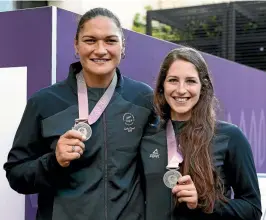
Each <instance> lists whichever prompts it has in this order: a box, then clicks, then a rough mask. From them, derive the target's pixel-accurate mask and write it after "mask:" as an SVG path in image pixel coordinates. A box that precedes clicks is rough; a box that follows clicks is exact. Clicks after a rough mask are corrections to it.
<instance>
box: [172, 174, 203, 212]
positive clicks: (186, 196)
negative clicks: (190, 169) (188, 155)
mask: <svg viewBox="0 0 266 220" xmlns="http://www.w3.org/2000/svg"><path fill="white" fill-rule="evenodd" d="M172 193H173V194H175V195H176V197H177V199H178V202H179V203H181V202H186V203H187V207H188V208H189V209H195V208H197V206H198V193H197V190H196V187H195V185H194V183H193V181H192V179H191V177H190V176H189V175H187V176H182V177H180V178H179V179H178V183H177V185H176V186H175V187H174V188H173V189H172Z"/></svg>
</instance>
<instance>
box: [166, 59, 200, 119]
mask: <svg viewBox="0 0 266 220" xmlns="http://www.w3.org/2000/svg"><path fill="white" fill-rule="evenodd" d="M163 87H164V97H165V100H166V102H167V103H168V105H169V106H170V107H171V119H172V120H178V121H186V120H188V119H189V118H190V117H191V111H192V109H193V107H194V106H195V105H196V104H197V103H198V101H199V97H200V92H201V82H200V79H199V74H198V71H197V70H196V68H195V66H194V65H193V64H192V63H190V62H188V61H184V60H180V59H178V60H176V61H174V62H173V63H172V65H171V66H170V68H169V70H168V72H167V75H166V78H165V81H164V85H163Z"/></svg>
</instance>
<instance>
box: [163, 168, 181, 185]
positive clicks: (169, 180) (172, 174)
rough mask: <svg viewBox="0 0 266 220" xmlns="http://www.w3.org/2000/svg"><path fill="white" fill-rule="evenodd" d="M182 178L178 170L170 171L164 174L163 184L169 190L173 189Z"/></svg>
mask: <svg viewBox="0 0 266 220" xmlns="http://www.w3.org/2000/svg"><path fill="white" fill-rule="evenodd" d="M181 176H182V175H181V173H180V172H178V171H177V170H169V171H167V172H166V173H165V174H164V176H163V182H164V184H165V185H166V186H167V187H168V188H170V189H172V188H173V187H174V186H175V185H176V183H177V181H178V179H179V178H180V177H181Z"/></svg>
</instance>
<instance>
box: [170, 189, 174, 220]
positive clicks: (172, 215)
mask: <svg viewBox="0 0 266 220" xmlns="http://www.w3.org/2000/svg"><path fill="white" fill-rule="evenodd" d="M170 196H171V220H173V214H172V213H173V195H172V193H170Z"/></svg>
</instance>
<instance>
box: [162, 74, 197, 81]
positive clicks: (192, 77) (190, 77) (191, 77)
mask: <svg viewBox="0 0 266 220" xmlns="http://www.w3.org/2000/svg"><path fill="white" fill-rule="evenodd" d="M170 77H173V78H177V79H178V78H179V77H178V76H172V75H169V76H167V78H170ZM186 79H194V80H197V77H194V76H188V77H186Z"/></svg>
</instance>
